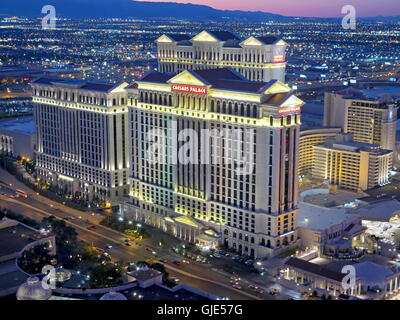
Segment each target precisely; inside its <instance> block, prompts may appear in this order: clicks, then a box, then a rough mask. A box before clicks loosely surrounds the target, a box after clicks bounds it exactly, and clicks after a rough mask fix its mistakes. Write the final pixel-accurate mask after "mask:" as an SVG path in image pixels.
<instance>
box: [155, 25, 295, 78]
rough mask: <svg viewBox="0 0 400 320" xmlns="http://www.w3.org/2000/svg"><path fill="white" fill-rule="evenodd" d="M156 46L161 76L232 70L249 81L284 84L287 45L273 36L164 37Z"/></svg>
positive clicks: (206, 34)
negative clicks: (184, 72) (162, 73)
mask: <svg viewBox="0 0 400 320" xmlns="http://www.w3.org/2000/svg"><path fill="white" fill-rule="evenodd" d="M156 42H157V47H158V71H160V72H175V73H180V72H181V71H183V70H202V69H208V68H223V67H231V68H233V69H234V70H236V71H237V72H239V73H241V74H242V75H243V76H244V77H245V78H246V79H248V80H250V81H263V82H268V81H270V80H279V81H281V82H283V83H284V82H285V68H286V57H285V50H286V46H287V44H286V42H284V41H283V40H281V39H279V38H277V37H275V36H262V37H253V36H252V37H249V38H247V39H241V38H240V37H238V36H237V35H234V34H233V33H231V32H229V31H202V32H200V33H199V34H197V35H195V36H193V37H192V36H189V35H187V34H164V35H162V36H161V37H159V38H158V39H157V40H156Z"/></svg>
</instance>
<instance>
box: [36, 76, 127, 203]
mask: <svg viewBox="0 0 400 320" xmlns="http://www.w3.org/2000/svg"><path fill="white" fill-rule="evenodd" d="M127 85H128V84H127V83H121V84H119V85H112V84H103V83H94V82H87V81H78V80H66V79H52V78H39V79H37V80H35V81H33V82H32V83H31V88H32V97H33V102H34V104H35V108H34V112H35V125H36V132H37V140H36V150H35V153H36V169H37V170H36V171H37V176H38V178H39V179H41V180H43V181H48V182H49V184H50V185H52V186H53V187H56V188H58V190H59V191H61V192H63V193H66V194H70V195H72V196H80V197H83V198H84V200H86V201H89V202H92V201H97V202H98V203H100V204H102V203H103V205H117V204H118V203H119V199H120V198H121V197H123V196H124V195H127V194H128V192H129V186H128V176H129V153H128V152H129V140H128V139H129V133H128V107H127V93H126V91H125V90H124V88H125V87H126V86H127Z"/></svg>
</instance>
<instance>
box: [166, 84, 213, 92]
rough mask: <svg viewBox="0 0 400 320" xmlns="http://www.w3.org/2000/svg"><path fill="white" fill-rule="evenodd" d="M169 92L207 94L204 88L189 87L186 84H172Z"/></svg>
mask: <svg viewBox="0 0 400 320" xmlns="http://www.w3.org/2000/svg"><path fill="white" fill-rule="evenodd" d="M171 90H172V91H178V92H186V93H196V94H207V88H206V87H200V86H189V85H186V84H175V83H174V84H172V86H171Z"/></svg>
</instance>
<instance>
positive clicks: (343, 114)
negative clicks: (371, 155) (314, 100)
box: [324, 89, 398, 151]
mask: <svg viewBox="0 0 400 320" xmlns="http://www.w3.org/2000/svg"><path fill="white" fill-rule="evenodd" d="M397 109H398V108H397V107H396V106H395V105H394V104H391V103H387V102H382V101H380V100H379V99H376V98H369V97H367V96H365V95H364V94H363V93H362V92H361V91H358V90H354V89H348V90H345V91H341V92H336V93H325V103H324V126H326V127H340V128H342V130H343V132H344V133H351V134H352V135H353V137H354V141H358V142H365V143H371V144H379V145H381V146H382V148H383V149H387V150H392V151H394V150H395V144H396V121H397Z"/></svg>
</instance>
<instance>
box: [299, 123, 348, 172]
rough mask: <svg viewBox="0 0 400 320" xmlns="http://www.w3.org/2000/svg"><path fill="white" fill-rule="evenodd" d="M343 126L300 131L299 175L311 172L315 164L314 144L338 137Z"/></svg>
mask: <svg viewBox="0 0 400 320" xmlns="http://www.w3.org/2000/svg"><path fill="white" fill-rule="evenodd" d="M340 131H341V128H315V129H309V130H301V131H300V146H299V176H302V175H305V174H307V173H311V169H312V165H313V146H315V145H318V144H323V143H325V141H326V139H328V138H334V137H336V134H338V133H340Z"/></svg>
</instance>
